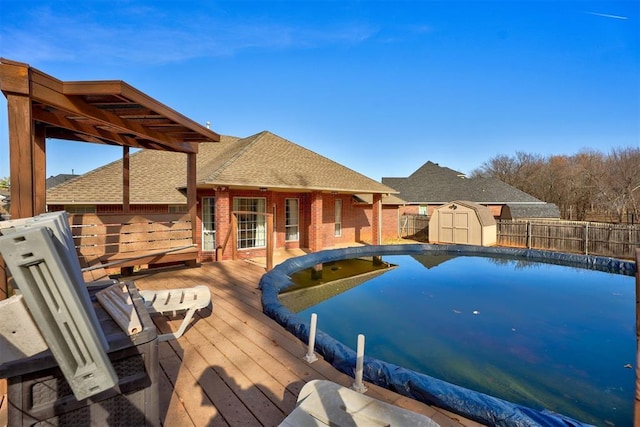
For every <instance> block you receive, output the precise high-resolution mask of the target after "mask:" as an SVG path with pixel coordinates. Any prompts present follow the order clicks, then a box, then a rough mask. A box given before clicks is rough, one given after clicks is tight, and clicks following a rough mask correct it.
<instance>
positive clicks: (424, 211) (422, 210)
mask: <svg viewBox="0 0 640 427" xmlns="http://www.w3.org/2000/svg"><path fill="white" fill-rule="evenodd" d="M427 212H429V211H428V206H427V205H420V206H418V215H427Z"/></svg>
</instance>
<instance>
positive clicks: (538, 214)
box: [382, 161, 560, 219]
mask: <svg viewBox="0 0 640 427" xmlns="http://www.w3.org/2000/svg"><path fill="white" fill-rule="evenodd" d="M382 183H383V184H385V185H388V186H389V187H392V188H394V189H396V190H397V191H398V193H399V194H397V196H398V197H400V198H401V199H403V200H405V201H406V206H405V207H404V209H403V213H406V214H416V215H429V216H431V214H432V213H433V211H434V210H435V209H437V208H438V207H440V206H442V205H444V204H446V203H449V202H451V201H454V200H468V201H470V202H474V203H477V204H480V205H484V206H487V207H488V208H489V209H490V210H491V214H492V215H493V216H494V218H496V219H533V218H536V219H559V218H560V210H559V209H558V207H557V206H556V205H554V204H552V203H546V202H543V201H542V200H539V199H536V198H535V197H533V196H531V195H529V194H527V193H525V192H523V191H520V190H518V189H517V188H515V187H512V186H511V185H509V184H506V183H504V182H502V181H500V180H499V179H495V178H467V177H466V176H465V174H463V173H461V172H458V171H455V170H453V169H449V168H447V167H443V166H440V165H438V164H437V163H433V162H430V161H428V162H427V163H425V164H424V165H422V166H421V167H420V168H419V169H418V170H416V171H415V172H413V173H412V174H411V175H409V176H408V177H407V178H382Z"/></svg>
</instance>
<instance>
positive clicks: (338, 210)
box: [333, 199, 342, 237]
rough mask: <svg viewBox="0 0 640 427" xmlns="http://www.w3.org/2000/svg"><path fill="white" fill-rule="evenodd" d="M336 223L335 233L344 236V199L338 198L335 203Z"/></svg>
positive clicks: (337, 235)
mask: <svg viewBox="0 0 640 427" xmlns="http://www.w3.org/2000/svg"><path fill="white" fill-rule="evenodd" d="M335 216H336V218H335V225H334V233H333V235H334V236H336V237H340V236H342V200H340V199H338V200H336V204H335Z"/></svg>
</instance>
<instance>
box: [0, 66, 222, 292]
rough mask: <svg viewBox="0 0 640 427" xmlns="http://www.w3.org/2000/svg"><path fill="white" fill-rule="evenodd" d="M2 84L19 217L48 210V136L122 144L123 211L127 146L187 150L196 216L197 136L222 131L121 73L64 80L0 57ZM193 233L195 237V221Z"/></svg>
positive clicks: (14, 210) (205, 138) (204, 138)
mask: <svg viewBox="0 0 640 427" xmlns="http://www.w3.org/2000/svg"><path fill="white" fill-rule="evenodd" d="M0 90H2V93H3V94H4V95H5V97H6V98H7V110H8V116H9V147H10V148H9V154H10V175H11V212H10V213H11V217H12V218H13V219H17V218H26V217H30V216H34V215H38V214H41V213H43V212H45V210H46V143H45V141H46V138H55V139H64V140H72V141H81V142H91V143H98V144H109V145H119V146H122V147H123V170H122V182H123V186H122V188H123V194H122V202H123V211H124V212H125V213H127V212H128V211H129V200H130V196H129V147H134V148H148V149H154V150H163V151H174V152H180V153H186V154H187V206H188V212H189V215H190V217H191V221H192V224H195V223H196V215H197V213H196V154H197V152H198V143H200V142H217V141H220V135H218V134H217V133H215V132H213V131H211V130H209V129H208V128H206V127H204V126H201V125H199V124H198V123H196V122H194V121H193V120H191V119H189V118H187V117H185V116H183V115H182V114H180V113H178V112H177V111H175V110H173V109H171V108H169V107H168V106H166V105H164V104H162V103H160V102H158V101H157V100H155V99H153V98H151V97H150V96H148V95H146V94H145V93H143V92H141V91H139V90H138V89H136V88H134V87H132V86H130V85H128V84H127V83H125V82H123V81H119V80H112V81H61V80H58V79H56V78H54V77H52V76H50V75H48V74H45V73H43V72H42V71H40V70H37V69H35V68H32V67H30V66H29V65H28V64H25V63H20V62H16V61H12V60H8V59H4V58H0ZM192 233H193V240H194V241H195V237H196V236H195V233H196V230H195V227H193V230H192ZM0 270H2V263H1V261H0ZM2 273H3V271H0V293H1V291H2V290H3V288H4V286H2V285H4V283H3V282H4V281H5V274H2ZM1 298H2V297H0V299H1Z"/></svg>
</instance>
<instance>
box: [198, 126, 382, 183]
mask: <svg viewBox="0 0 640 427" xmlns="http://www.w3.org/2000/svg"><path fill="white" fill-rule="evenodd" d="M215 145H217V144H208V145H206V146H203V147H201V151H200V154H199V156H205V157H209V158H211V161H210V163H208V164H207V166H206V167H205V168H204V169H203V170H202V171H201V172H200V173H199V174H198V184H211V185H226V186H253V187H255V186H260V187H267V188H270V189H299V190H317V191H322V190H324V191H337V192H345V193H358V192H361V193H395V191H394V190H393V189H392V188H389V187H387V186H386V185H383V184H381V183H379V182H377V181H374V180H373V179H371V178H368V177H366V176H364V175H362V174H360V173H358V172H355V171H353V170H352V169H349V168H347V167H346V166H343V165H341V164H339V163H337V162H334V161H333V160H330V159H328V158H326V157H324V156H321V155H320V154H317V153H315V152H313V151H311V150H308V149H306V148H304V147H302V146H300V145H297V144H295V143H293V142H291V141H289V140H287V139H285V138H282V137H280V136H278V135H275V134H273V133H271V132H268V131H263V132H260V133H258V134H256V135H252V136H250V137H248V138H244V139H239V140H237V141H234V142H232V143H231V144H229V147H228V148H225V147H222V146H223V145H225V143H224V142H222V143H221V144H220V146H221V147H220V149H222V150H223V151H224V154H223V155H222V156H221V157H220V158H216V156H219V155H220V154H221V153H220V152H219V150H218V149H215V150H211V149H212V148H214V147H215ZM216 148H217V147H216ZM210 150H211V152H210Z"/></svg>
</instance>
